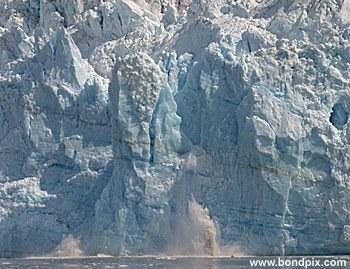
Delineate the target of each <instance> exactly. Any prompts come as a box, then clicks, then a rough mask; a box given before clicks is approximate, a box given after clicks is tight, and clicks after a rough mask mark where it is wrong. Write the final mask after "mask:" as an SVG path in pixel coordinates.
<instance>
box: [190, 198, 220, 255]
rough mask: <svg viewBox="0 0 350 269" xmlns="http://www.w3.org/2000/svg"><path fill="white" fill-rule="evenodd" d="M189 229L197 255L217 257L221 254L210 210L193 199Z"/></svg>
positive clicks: (191, 201)
mask: <svg viewBox="0 0 350 269" xmlns="http://www.w3.org/2000/svg"><path fill="white" fill-rule="evenodd" d="M188 207H189V227H190V229H191V234H192V240H191V241H192V242H191V243H192V246H193V250H194V252H195V254H200V255H209V256H215V255H218V254H219V247H218V244H217V238H216V235H217V228H216V225H215V222H214V221H213V220H212V219H211V218H210V217H209V210H208V209H207V208H204V207H202V206H201V205H200V204H198V203H197V201H196V200H195V199H194V198H193V197H192V199H191V200H190V201H189V205H188Z"/></svg>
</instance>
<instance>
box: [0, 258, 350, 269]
mask: <svg viewBox="0 0 350 269" xmlns="http://www.w3.org/2000/svg"><path fill="white" fill-rule="evenodd" d="M266 258H268V257H266ZM269 258H271V257H269ZM251 259H252V258H217V259H216V258H166V257H164V258H154V257H152V258H144V257H142V258H139V257H137V258H136V257H135V258H131V257H130V258H112V257H111V258H99V257H96V258H95V257H91V258H70V259H48V258H33V259H8V260H7V259H0V269H4V268H6V269H11V268H12V269H63V268H82V269H90V268H91V269H108V268H110V269H112V268H126V269H141V268H142V269H248V268H266V269H267V268H287V269H292V268H305V267H291V266H274V267H271V266H264V267H259V266H251V265H250V260H251ZM310 259H311V258H310ZM312 259H313V258H312ZM320 259H321V260H325V259H340V257H329V258H320ZM342 259H343V260H346V261H347V265H346V266H333V267H330V266H329V267H325V266H321V267H319V266H310V267H308V268H337V269H338V268H339V269H344V268H349V269H350V260H349V257H342Z"/></svg>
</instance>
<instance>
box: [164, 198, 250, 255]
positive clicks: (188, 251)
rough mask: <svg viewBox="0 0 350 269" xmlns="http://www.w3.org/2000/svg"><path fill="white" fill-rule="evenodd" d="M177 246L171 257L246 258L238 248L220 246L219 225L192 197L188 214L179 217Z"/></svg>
mask: <svg viewBox="0 0 350 269" xmlns="http://www.w3.org/2000/svg"><path fill="white" fill-rule="evenodd" d="M178 226H179V227H178V231H177V232H176V233H175V240H174V242H175V245H174V246H172V247H171V248H170V253H169V252H168V254H171V255H174V254H175V255H186V256H236V257H238V256H245V254H244V253H243V252H242V251H241V250H240V248H239V247H238V246H233V245H221V244H219V234H220V227H219V225H218V224H217V223H216V222H215V221H214V220H213V219H212V218H211V217H210V214H209V210H208V208H205V207H203V206H202V205H200V204H199V203H198V202H197V201H196V200H195V199H194V197H193V196H192V198H191V199H190V200H189V201H188V212H187V214H185V216H181V215H180V216H179V224H178Z"/></svg>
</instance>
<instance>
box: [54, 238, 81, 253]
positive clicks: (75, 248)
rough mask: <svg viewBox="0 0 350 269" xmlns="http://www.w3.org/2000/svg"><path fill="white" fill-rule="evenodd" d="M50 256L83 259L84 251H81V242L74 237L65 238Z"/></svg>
mask: <svg viewBox="0 0 350 269" xmlns="http://www.w3.org/2000/svg"><path fill="white" fill-rule="evenodd" d="M49 256H52V257H81V256H83V251H82V250H81V249H80V241H79V239H77V238H75V237H74V236H73V235H68V236H66V237H65V238H63V240H62V242H61V243H60V244H59V245H58V246H57V247H56V248H55V249H54V251H53V252H52V253H50V255H49Z"/></svg>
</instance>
